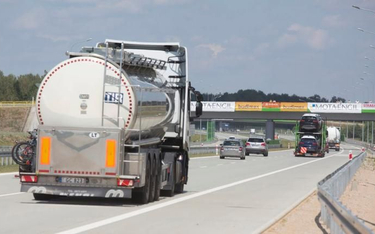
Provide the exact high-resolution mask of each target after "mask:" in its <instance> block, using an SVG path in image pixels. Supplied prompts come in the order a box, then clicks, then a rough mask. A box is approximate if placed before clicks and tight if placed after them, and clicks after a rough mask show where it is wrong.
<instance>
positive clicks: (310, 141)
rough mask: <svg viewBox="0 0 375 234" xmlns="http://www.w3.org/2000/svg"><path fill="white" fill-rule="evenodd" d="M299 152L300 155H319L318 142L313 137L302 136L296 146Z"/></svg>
mask: <svg viewBox="0 0 375 234" xmlns="http://www.w3.org/2000/svg"><path fill="white" fill-rule="evenodd" d="M298 149H299V152H301V153H310V154H312V153H314V154H315V153H319V151H320V146H319V142H318V141H317V140H316V139H315V137H314V136H303V137H302V138H301V141H300V142H299V144H298Z"/></svg>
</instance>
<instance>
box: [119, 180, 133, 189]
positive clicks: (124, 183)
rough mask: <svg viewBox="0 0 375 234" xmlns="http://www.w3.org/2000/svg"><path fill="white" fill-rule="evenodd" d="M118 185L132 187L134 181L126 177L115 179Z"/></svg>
mask: <svg viewBox="0 0 375 234" xmlns="http://www.w3.org/2000/svg"><path fill="white" fill-rule="evenodd" d="M117 185H118V186H125V187H133V185H134V181H133V180H126V179H117Z"/></svg>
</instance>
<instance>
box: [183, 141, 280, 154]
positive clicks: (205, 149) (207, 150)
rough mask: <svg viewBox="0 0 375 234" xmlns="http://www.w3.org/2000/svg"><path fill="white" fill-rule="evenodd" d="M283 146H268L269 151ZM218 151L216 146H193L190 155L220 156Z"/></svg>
mask: <svg viewBox="0 0 375 234" xmlns="http://www.w3.org/2000/svg"><path fill="white" fill-rule="evenodd" d="M281 146H282V145H281V144H280V145H268V149H276V148H281ZM216 150H219V148H218V149H216V146H191V147H190V151H189V153H190V154H191V155H194V154H217V155H219V151H216Z"/></svg>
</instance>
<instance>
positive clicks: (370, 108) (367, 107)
mask: <svg viewBox="0 0 375 234" xmlns="http://www.w3.org/2000/svg"><path fill="white" fill-rule="evenodd" d="M362 113H375V103H363V104H362Z"/></svg>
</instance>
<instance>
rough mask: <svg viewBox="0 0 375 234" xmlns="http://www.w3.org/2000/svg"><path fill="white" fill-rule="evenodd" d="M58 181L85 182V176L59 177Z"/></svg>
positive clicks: (69, 182) (68, 182)
mask: <svg viewBox="0 0 375 234" xmlns="http://www.w3.org/2000/svg"><path fill="white" fill-rule="evenodd" d="M59 181H60V183H67V184H86V178H77V177H60V179H59Z"/></svg>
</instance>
